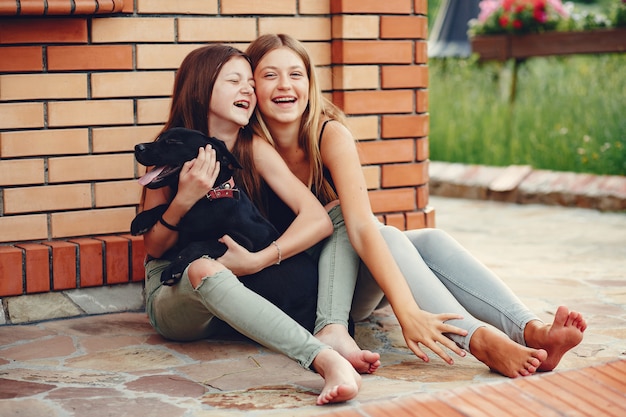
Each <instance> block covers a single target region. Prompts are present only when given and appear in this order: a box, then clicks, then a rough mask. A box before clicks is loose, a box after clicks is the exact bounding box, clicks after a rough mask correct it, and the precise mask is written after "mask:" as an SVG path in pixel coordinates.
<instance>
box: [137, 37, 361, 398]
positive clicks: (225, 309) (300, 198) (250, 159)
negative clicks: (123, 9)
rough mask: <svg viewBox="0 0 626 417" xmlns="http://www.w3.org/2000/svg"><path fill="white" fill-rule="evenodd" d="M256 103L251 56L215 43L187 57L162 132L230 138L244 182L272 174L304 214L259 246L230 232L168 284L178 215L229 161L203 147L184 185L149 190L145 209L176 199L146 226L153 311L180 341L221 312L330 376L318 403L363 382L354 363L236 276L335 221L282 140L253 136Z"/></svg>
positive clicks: (270, 181) (283, 255) (273, 261)
mask: <svg viewBox="0 0 626 417" xmlns="http://www.w3.org/2000/svg"><path fill="white" fill-rule="evenodd" d="M255 105H256V97H255V93H254V79H253V76H252V69H251V66H250V62H249V60H248V59H247V57H246V56H245V55H244V54H243V53H242V52H241V51H239V50H237V49H235V48H232V47H229V46H225V45H212V46H206V47H203V48H199V49H197V50H194V51H192V52H191V53H190V54H189V55H188V56H187V57H186V58H185V59H184V60H183V62H182V64H181V66H180V69H179V70H178V72H177V74H176V80H175V85H174V92H173V96H172V105H171V111H170V115H169V118H168V120H167V123H166V124H165V127H164V128H163V131H165V130H168V129H171V128H175V127H183V128H187V129H193V130H197V131H200V132H202V133H203V134H205V135H207V136H213V137H217V138H219V139H221V140H222V141H223V142H224V143H225V144H226V146H227V148H228V149H229V150H231V151H232V152H233V153H234V154H235V155H236V156H237V157H238V158H239V159H240V163H241V164H242V165H243V166H244V170H243V171H244V172H248V176H247V177H246V178H244V179H243V180H244V183H245V187H244V188H246V189H252V190H254V187H255V184H259V183H260V182H259V181H260V180H263V182H264V183H265V184H267V186H268V187H269V188H271V189H272V190H273V192H274V193H276V195H278V196H279V198H281V199H282V201H284V203H285V204H286V205H287V206H289V207H290V209H291V210H293V212H294V213H296V216H295V220H294V221H293V223H292V224H291V226H290V227H289V228H288V229H286V230H285V231H284V233H283V234H282V235H281V236H280V237H279V238H278V239H276V241H275V242H273V244H270V245H269V246H268V247H266V248H264V249H262V250H260V251H258V252H248V251H247V250H246V249H245V248H243V247H242V246H240V245H238V244H237V243H236V242H234V241H233V239H231V238H230V237H229V236H224V237H223V238H222V239H221V241H222V242H223V243H225V244H226V245H227V247H228V250H227V252H226V253H225V254H224V255H223V256H221V257H220V258H219V259H217V260H216V259H210V258H208V257H202V258H200V259H197V260H194V261H193V262H191V263H190V264H189V265H188V266H187V268H186V269H185V271H184V273H183V275H182V278H181V279H180V281H179V282H178V283H177V284H175V285H173V286H166V285H162V284H161V281H160V279H159V278H160V275H161V271H163V270H164V269H165V268H166V267H167V266H168V264H169V261H167V260H164V259H161V258H162V257H163V255H164V254H165V253H166V252H167V251H168V250H169V249H171V248H172V247H173V246H174V245H175V244H176V242H177V238H178V232H177V225H178V223H179V222H180V220H181V218H182V217H183V216H184V215H185V214H186V213H187V212H188V211H189V210H190V208H191V207H192V206H193V205H194V204H195V203H196V202H198V201H199V200H200V199H201V198H204V197H205V196H206V195H207V192H208V191H210V190H211V189H212V188H213V187H214V186H215V185H216V184H214V183H215V180H216V177H217V174H218V173H219V169H220V166H219V163H216V156H215V151H214V150H213V149H212V148H211V147H210V145H207V146H206V148H200V149H199V150H198V156H197V157H196V158H195V159H193V160H191V161H189V162H187V163H185V164H184V165H183V167H182V169H181V171H180V179H179V183H178V187H177V191H176V192H175V193H174V192H173V191H172V190H171V189H169V188H168V187H163V188H158V189H144V196H143V197H142V204H141V206H142V209H143V210H149V209H151V208H154V207H157V206H159V205H163V204H167V205H168V206H167V209H166V211H165V212H164V213H163V215H162V217H161V218H160V219H159V221H157V222H156V223H155V224H154V226H152V228H150V229H149V230H148V231H147V232H145V234H144V235H143V236H144V243H145V248H146V252H147V253H148V259H147V262H146V300H147V302H146V310H147V313H148V316H149V318H150V322H151V323H152V325H153V326H154V328H155V329H156V330H157V331H158V332H159V333H160V334H161V335H163V336H164V337H166V338H169V339H173V340H180V341H188V340H197V339H203V338H210V337H213V336H214V332H213V326H212V324H213V323H215V322H216V320H217V319H220V320H222V321H224V322H226V323H227V324H229V325H230V326H232V328H234V329H236V330H237V331H238V332H240V333H241V334H243V335H245V336H247V337H249V338H250V339H253V340H255V341H256V342H258V343H260V344H262V345H264V346H266V347H268V348H271V349H273V350H276V351H278V352H281V353H283V354H285V355H287V356H289V357H290V358H292V359H294V360H296V361H297V362H298V363H299V364H301V365H302V366H303V367H306V368H308V367H311V368H312V369H314V370H316V371H317V372H318V373H319V374H320V375H321V376H322V377H324V379H325V385H324V387H323V389H322V392H321V393H320V395H319V397H318V399H317V403H318V404H326V403H329V402H341V401H346V400H349V399H351V398H353V397H354V396H356V394H357V392H358V390H359V388H360V383H361V377H360V375H359V374H358V373H356V372H355V371H354V369H353V367H352V366H351V364H350V363H349V362H348V361H347V360H346V359H344V358H343V357H342V356H341V355H340V354H339V353H338V352H336V351H335V350H333V349H332V348H331V347H330V346H328V345H326V344H324V343H322V342H321V341H320V340H318V339H316V338H315V337H313V335H312V334H311V333H310V332H308V331H307V330H306V329H304V328H303V327H302V326H300V325H299V324H298V323H297V322H295V321H294V320H293V319H291V318H290V317H289V316H288V315H287V314H285V313H284V312H283V311H282V310H280V309H279V308H277V307H276V306H275V305H273V304H272V303H270V302H269V301H267V300H266V299H265V298H263V297H262V296H260V295H259V294H257V293H255V292H253V291H251V290H249V289H248V288H246V287H245V286H244V285H243V284H242V282H241V281H240V280H239V279H238V278H237V275H239V276H243V275H252V274H255V273H257V272H258V271H261V270H263V269H264V268H266V267H269V266H272V265H275V266H273V268H279V267H280V265H279V264H280V261H281V260H284V259H287V258H289V257H291V256H294V255H295V254H298V253H300V252H302V251H304V250H306V249H307V248H309V247H310V246H311V245H313V244H315V243H317V242H319V241H320V240H321V239H323V238H325V237H327V236H328V235H329V234H330V233H331V230H332V226H331V223H330V220H329V218H328V215H327V213H326V212H325V210H324V209H323V207H322V206H321V205H320V204H319V202H318V201H317V200H316V199H315V197H314V196H313V195H312V194H311V193H310V192H309V191H308V190H307V188H306V187H305V186H304V185H303V184H302V183H300V182H299V181H298V179H297V178H296V177H295V176H293V174H291V172H290V171H289V169H288V168H287V166H286V165H285V163H284V162H283V160H282V159H281V158H280V156H279V155H278V153H277V152H276V151H275V150H274V148H273V147H272V146H271V145H269V144H268V143H267V142H266V141H264V140H262V139H260V138H258V137H256V138H253V136H252V134H251V130H250V129H249V128H248V122H249V119H250V117H251V115H252V112H253V111H254V108H255ZM294 278H297V277H294ZM249 279H254V277H253V276H252V277H249Z"/></svg>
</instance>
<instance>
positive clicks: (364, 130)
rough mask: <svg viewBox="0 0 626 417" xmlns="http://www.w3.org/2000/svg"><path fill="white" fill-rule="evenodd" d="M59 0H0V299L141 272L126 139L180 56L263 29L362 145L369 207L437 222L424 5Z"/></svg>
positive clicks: (414, 223)
mask: <svg viewBox="0 0 626 417" xmlns="http://www.w3.org/2000/svg"><path fill="white" fill-rule="evenodd" d="M67 3H68V4H70V5H71V4H74V5H75V7H74V9H72V8H71V7H69V6H66V5H65V2H62V1H50V0H48V1H47V2H44V1H43V0H41V2H38V1H29V2H25V1H21V2H20V1H17V2H16V1H15V0H10V1H7V0H0V297H6V296H15V295H22V294H31V293H45V292H50V291H60V290H66V289H72V288H83V287H97V286H102V285H111V284H119V283H128V282H135V281H137V282H139V281H141V280H142V279H143V267H142V259H143V256H144V250H143V246H142V241H141V239H140V238H135V237H132V236H130V235H129V234H128V230H129V225H130V221H131V220H132V218H133V217H134V216H135V213H136V205H137V203H138V201H139V196H140V192H141V190H140V186H139V185H138V184H137V183H136V179H137V178H138V177H139V176H140V175H141V174H142V173H143V171H142V167H141V166H140V165H138V164H137V163H136V162H135V161H134V158H133V154H132V149H133V146H134V145H135V144H136V143H138V142H142V141H148V140H152V139H153V138H154V136H155V134H156V133H157V132H158V131H159V129H160V127H161V125H162V124H163V123H164V121H165V120H166V117H167V113H168V109H169V96H170V94H171V89H172V85H173V80H174V74H175V70H176V68H177V67H178V66H179V64H180V62H181V61H182V59H183V58H184V56H185V55H186V54H187V53H188V52H190V51H191V50H193V49H195V48H197V47H198V46H201V45H203V44H205V43H210V42H227V43H231V44H233V45H234V46H236V47H239V48H240V49H245V48H246V46H247V45H248V43H249V42H250V41H252V40H253V39H254V38H255V37H256V36H258V35H259V34H261V33H267V32H284V33H289V34H291V35H293V36H294V37H296V38H297V39H299V40H301V41H303V42H304V43H305V45H306V47H307V49H308V50H309V51H310V53H311V55H312V56H313V59H314V61H315V62H316V63H317V64H318V67H319V68H318V70H319V74H320V78H321V80H322V86H323V88H324V90H325V93H326V94H327V95H328V97H329V98H332V99H333V100H334V101H335V102H336V103H338V104H339V105H340V106H341V107H342V108H343V109H344V110H345V112H346V113H347V114H348V116H349V120H350V127H351V129H352V131H353V132H354V134H355V136H356V138H357V139H359V141H360V145H359V146H360V150H361V152H362V163H363V170H364V173H365V176H366V178H367V182H368V187H369V189H370V198H371V201H372V205H373V209H374V211H375V213H376V214H377V215H379V216H380V218H381V219H382V220H383V221H385V222H387V223H389V224H393V225H395V226H397V227H399V228H401V229H406V228H419V227H424V226H432V225H433V224H434V212H433V211H432V210H430V209H429V208H428V207H427V203H428V186H427V183H428V171H427V168H428V161H427V159H428V137H427V135H428V114H427V107H428V91H427V84H428V68H427V65H426V63H427V55H426V37H427V36H426V32H427V20H426V19H427V18H426V4H427V1H426V0H386V1H379V0H326V1H322V0H272V1H265V0H264V1H249V0H219V1H218V0H203V1H195V0H179V1H175V2H174V1H168V0H135V1H134V2H133V1H130V0H124V2H123V3H122V2H120V1H115V2H102V1H100V2H96V1H95V0H81V1H76V2H67ZM98 5H100V6H98ZM107 7H108V9H107Z"/></svg>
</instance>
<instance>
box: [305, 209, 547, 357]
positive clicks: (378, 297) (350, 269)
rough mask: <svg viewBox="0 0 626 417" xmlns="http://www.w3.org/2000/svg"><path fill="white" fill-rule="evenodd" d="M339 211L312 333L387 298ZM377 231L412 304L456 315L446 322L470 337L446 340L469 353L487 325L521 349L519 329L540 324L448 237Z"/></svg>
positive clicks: (365, 312)
mask: <svg viewBox="0 0 626 417" xmlns="http://www.w3.org/2000/svg"><path fill="white" fill-rule="evenodd" d="M340 207H341V206H336V207H333V208H332V209H331V210H330V211H329V215H330V217H331V219H332V220H333V225H334V227H335V228H334V231H333V234H332V236H331V237H329V238H328V239H326V240H325V241H324V247H323V248H322V251H321V254H320V258H319V274H320V276H319V293H318V310H317V321H316V324H315V333H317V332H318V331H319V330H321V329H322V328H323V327H324V326H326V325H328V324H331V323H341V324H344V325H346V326H347V323H348V315H350V316H351V317H352V318H353V319H354V321H361V320H364V319H365V318H367V317H368V316H369V315H370V314H371V313H372V311H374V310H375V309H376V308H379V307H382V306H384V305H386V304H387V301H386V299H385V298H384V294H383V292H382V290H381V289H380V287H379V286H378V284H377V283H376V281H375V280H374V278H373V277H372V275H371V274H370V272H369V270H368V269H367V267H366V266H365V265H364V264H363V262H361V261H360V259H359V257H358V255H357V254H356V252H355V251H354V249H353V248H352V245H351V244H350V241H349V239H348V234H347V230H346V227H345V223H344V220H343V215H342V213H341V209H340ZM380 232H381V234H382V236H383V238H384V240H385V241H386V243H387V245H388V246H389V249H390V251H391V253H392V255H393V257H394V259H395V260H396V263H397V264H398V266H399V268H400V270H401V271H402V274H403V275H404V277H405V279H406V280H407V283H408V284H409V287H410V289H411V292H412V294H413V297H414V298H415V301H416V302H417V305H418V306H419V307H420V308H421V309H423V310H425V311H428V312H431V313H434V314H439V313H456V314H459V315H461V316H463V319H461V320H449V321H448V323H449V324H451V325H454V326H457V327H460V328H462V329H465V330H467V331H468V334H467V336H459V335H454V334H450V335H448V337H450V338H451V339H452V340H453V341H454V342H455V343H456V344H457V345H459V346H460V347H461V348H463V349H465V350H467V351H469V341H470V339H471V337H472V335H473V333H474V332H475V331H476V330H477V329H478V328H480V327H483V326H485V323H488V324H490V325H492V326H494V327H496V328H498V329H500V330H501V331H502V332H504V333H505V334H506V335H508V336H509V337H510V338H511V339H512V340H514V341H515V342H517V343H519V344H521V345H526V342H525V340H524V327H525V326H526V324H527V323H528V322H529V321H531V320H538V317H537V316H536V315H535V314H533V313H532V312H531V311H530V310H529V309H528V308H527V307H526V306H525V305H524V304H523V303H522V302H521V301H520V300H519V298H518V297H517V296H516V295H515V294H514V293H513V292H512V291H511V289H510V288H509V287H508V286H507V285H506V284H505V283H504V282H503V281H502V280H501V279H500V278H499V277H498V276H497V275H495V274H494V273H493V272H492V271H491V270H489V269H488V268H487V267H486V266H485V265H483V264H482V263H481V262H480V261H479V260H477V259H476V258H475V257H474V256H473V255H471V254H470V253H469V252H468V251H467V250H466V249H465V248H463V247H462V246H461V245H460V244H459V243H458V242H457V241H456V240H455V239H453V238H452V237H451V236H450V235H448V234H447V233H445V232H443V231H442V230H439V229H419V230H409V231H405V232H403V231H400V230H399V229H397V228H395V227H392V226H385V225H383V224H382V223H380Z"/></svg>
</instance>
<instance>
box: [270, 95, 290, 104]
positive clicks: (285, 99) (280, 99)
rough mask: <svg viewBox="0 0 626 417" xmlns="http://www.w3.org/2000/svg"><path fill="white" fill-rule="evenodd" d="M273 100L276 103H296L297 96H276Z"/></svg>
mask: <svg viewBox="0 0 626 417" xmlns="http://www.w3.org/2000/svg"><path fill="white" fill-rule="evenodd" d="M272 101H273V102H274V103H276V104H283V103H295V102H296V98H295V97H276V98H274V99H272Z"/></svg>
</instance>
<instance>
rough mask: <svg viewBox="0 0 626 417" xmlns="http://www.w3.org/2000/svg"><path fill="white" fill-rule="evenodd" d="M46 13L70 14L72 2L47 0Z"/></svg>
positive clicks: (68, 0) (67, 0)
mask: <svg viewBox="0 0 626 417" xmlns="http://www.w3.org/2000/svg"><path fill="white" fill-rule="evenodd" d="M22 3H23V2H22ZM42 3H43V1H42ZM46 14H47V15H66V16H68V15H70V14H72V2H71V1H70V0H48V9H47V10H46Z"/></svg>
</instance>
